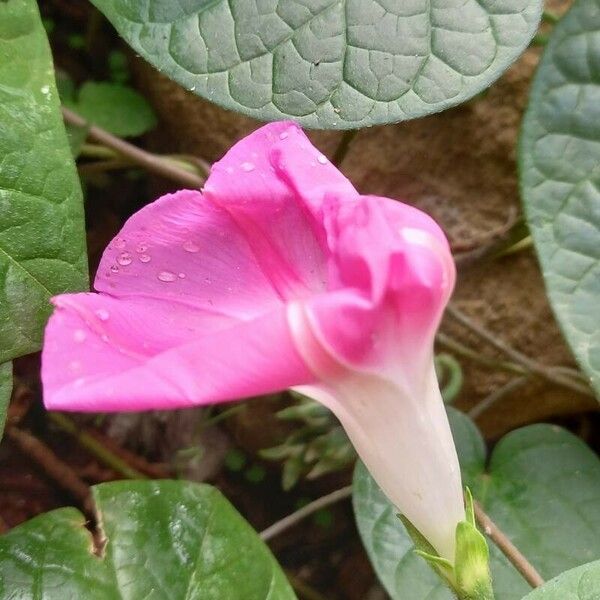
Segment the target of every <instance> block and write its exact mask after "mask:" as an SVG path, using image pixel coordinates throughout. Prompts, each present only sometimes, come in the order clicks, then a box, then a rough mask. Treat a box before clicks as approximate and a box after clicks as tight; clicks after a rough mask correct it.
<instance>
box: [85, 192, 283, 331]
mask: <svg viewBox="0 0 600 600" xmlns="http://www.w3.org/2000/svg"><path fill="white" fill-rule="evenodd" d="M95 287H96V289H97V290H98V291H100V292H105V293H107V294H110V295H111V296H116V297H132V296H135V297H138V298H155V299H161V300H165V301H169V302H172V303H176V304H177V305H185V306H187V307H193V308H196V309H198V310H201V311H203V312H204V313H205V315H206V317H207V323H208V325H207V326H209V327H212V325H211V324H210V322H211V321H212V319H213V317H214V315H215V314H216V313H217V312H218V313H219V314H220V315H223V316H228V317H229V318H231V319H238V318H248V317H252V316H255V315H257V314H259V313H262V312H265V311H267V310H269V309H270V308H272V307H275V306H277V305H279V303H280V298H279V295H278V294H277V292H276V291H275V290H274V289H273V287H272V285H271V283H270V281H269V279H268V278H267V277H266V276H265V274H264V272H263V270H262V269H261V267H260V265H259V264H258V262H257V260H256V257H255V256H254V254H253V251H252V249H251V248H250V245H249V244H248V242H247V240H246V239H245V237H244V235H243V232H242V231H240V229H239V228H238V227H237V225H236V224H235V222H234V221H233V219H232V218H231V217H230V216H229V214H228V213H227V212H226V211H225V210H223V209H221V208H219V207H218V206H215V205H214V204H213V203H212V202H210V201H208V200H207V199H206V198H204V197H203V196H202V194H201V193H200V192H197V191H191V190H183V191H180V192H177V193H175V194H169V195H166V196H163V197H162V198H159V199H158V200H156V201H155V202H153V203H152V204H149V205H148V206H145V207H144V208H142V209H141V210H140V211H139V212H137V213H136V214H135V215H133V216H132V217H131V218H130V219H129V220H128V221H127V223H125V225H124V227H123V229H122V230H121V232H120V233H119V235H118V236H117V237H116V238H115V239H114V240H113V241H112V242H111V244H110V245H109V246H108V247H107V249H106V250H105V252H104V255H103V256H102V260H101V262H100V265H99V267H98V273H97V275H96V281H95ZM149 322H152V320H150V321H149Z"/></svg>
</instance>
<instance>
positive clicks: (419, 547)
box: [398, 514, 456, 590]
mask: <svg viewBox="0 0 600 600" xmlns="http://www.w3.org/2000/svg"><path fill="white" fill-rule="evenodd" d="M398 518H399V519H400V520H401V521H402V524H403V525H404V527H405V528H406V531H407V532H408V535H410V537H411V539H412V541H413V542H414V544H415V554H418V555H419V556H420V557H421V558H423V559H425V560H426V561H427V563H429V566H430V567H431V568H432V569H433V570H434V571H435V572H436V573H437V574H438V575H439V576H440V577H441V578H442V579H443V580H444V581H446V583H447V584H448V586H449V587H450V588H451V589H453V590H454V589H456V581H455V579H454V566H453V565H452V563H451V562H450V561H449V560H446V559H445V558H442V557H441V556H439V555H438V553H437V552H436V550H435V548H434V547H433V546H432V545H431V544H430V543H429V542H428V541H427V538H425V536H423V534H422V533H421V532H420V531H419V530H418V529H417V528H416V527H415V526H414V525H413V524H412V523H411V522H410V521H409V520H408V519H407V518H406V517H405V516H404V515H401V514H398Z"/></svg>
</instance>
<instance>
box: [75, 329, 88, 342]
mask: <svg viewBox="0 0 600 600" xmlns="http://www.w3.org/2000/svg"><path fill="white" fill-rule="evenodd" d="M86 337H87V336H86V335H85V331H84V330H83V329H76V330H75V333H74V334H73V339H74V340H75V341H76V342H79V343H81V342H84V341H85V338H86Z"/></svg>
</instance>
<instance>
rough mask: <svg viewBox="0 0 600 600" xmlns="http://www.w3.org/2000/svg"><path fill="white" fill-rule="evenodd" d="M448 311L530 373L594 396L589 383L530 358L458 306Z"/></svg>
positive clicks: (447, 309) (451, 305)
mask: <svg viewBox="0 0 600 600" xmlns="http://www.w3.org/2000/svg"><path fill="white" fill-rule="evenodd" d="M446 313H447V314H448V315H449V316H451V317H452V318H453V319H454V320H455V321H458V322H459V323H460V324H461V325H463V326H464V327H466V328H467V329H469V330H471V331H472V332H473V333H475V334H476V335H478V336H479V337H480V338H481V339H482V340H484V341H485V342H487V343H488V344H489V345H490V346H492V347H494V348H496V350H499V351H500V352H502V353H503V354H506V356H508V357H509V358H510V359H511V360H513V361H515V362H516V363H518V364H520V365H522V366H523V367H524V368H525V369H527V371H529V372H530V373H534V374H535V375H538V376H539V377H542V378H543V379H547V380H548V381H552V382H553V383H556V384H558V385H562V386H563V387H567V388H570V389H572V390H573V391H576V392H578V393H580V394H583V395H585V396H591V397H592V398H593V397H594V393H593V392H592V390H591V389H590V388H589V387H588V386H587V385H582V384H581V383H578V382H577V381H575V380H574V379H572V378H571V377H569V376H566V375H564V371H562V372H561V371H558V370H556V369H554V368H553V367H547V366H546V365H543V364H541V363H538V362H537V361H535V360H533V359H532V358H529V356H527V355H525V354H523V353H522V352H519V351H518V350H516V349H515V348H513V347H512V346H510V345H509V344H507V343H506V342H504V341H503V340H502V339H500V338H499V337H498V336H496V335H494V334H493V333H491V332H489V331H488V330H487V329H485V328H484V327H482V326H481V325H480V324H479V323H476V322H475V321H473V320H472V319H471V318H470V317H468V316H467V315H466V314H464V313H463V312H462V311H461V310H459V309H458V308H456V306H454V305H453V304H449V305H448V307H447V308H446Z"/></svg>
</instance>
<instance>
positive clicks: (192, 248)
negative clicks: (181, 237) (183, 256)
mask: <svg viewBox="0 0 600 600" xmlns="http://www.w3.org/2000/svg"><path fill="white" fill-rule="evenodd" d="M183 249H184V250H185V251H186V252H191V253H195V252H200V246H198V244H195V243H194V242H192V240H188V241H187V242H184V244H183Z"/></svg>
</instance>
